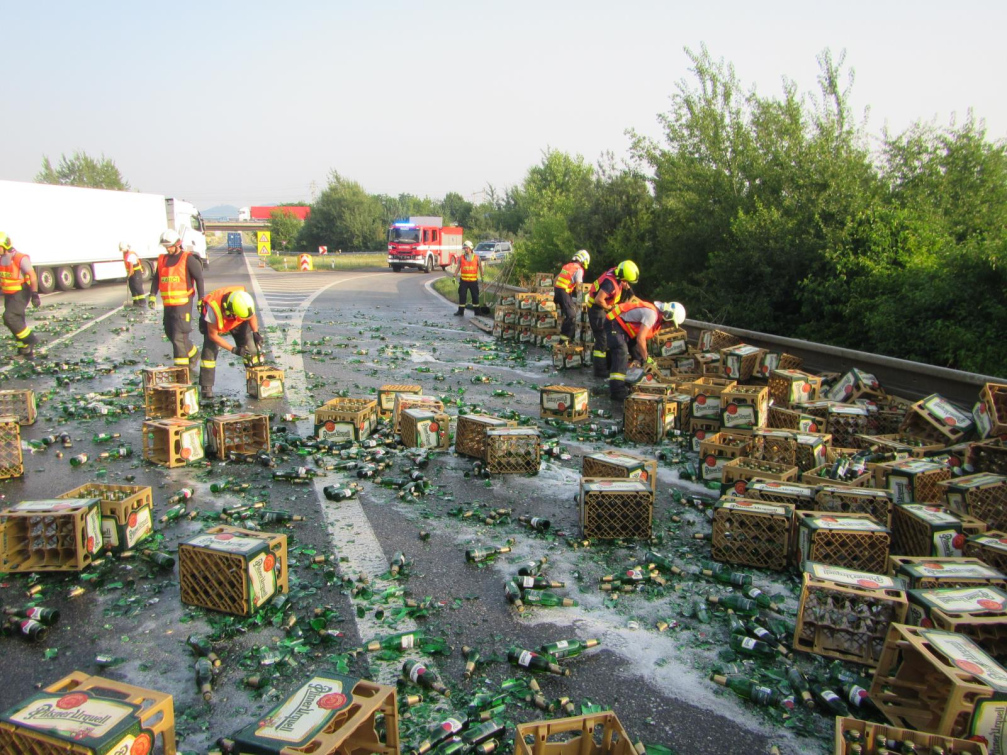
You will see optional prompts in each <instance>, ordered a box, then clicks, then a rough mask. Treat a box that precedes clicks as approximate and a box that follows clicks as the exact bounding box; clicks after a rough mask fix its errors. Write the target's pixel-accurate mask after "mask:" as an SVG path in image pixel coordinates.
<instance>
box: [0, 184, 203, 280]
mask: <svg viewBox="0 0 1007 755" xmlns="http://www.w3.org/2000/svg"><path fill="white" fill-rule="evenodd" d="M166 228H174V229H175V230H176V231H178V234H179V236H181V238H182V245H183V247H184V248H185V249H187V250H188V251H191V252H192V253H194V254H196V255H197V256H198V257H199V258H200V259H201V260H202V261H203V263H204V265H205V264H206V236H205V235H204V233H203V219H202V217H200V215H199V211H198V210H197V209H196V208H195V206H194V205H192V204H191V203H189V202H185V201H182V200H179V199H173V198H165V197H164V196H162V195H160V194H141V193H139V192H134V191H109V190H106V189H82V188H79V187H76V186H54V185H51V184H36V183H21V182H18V181H0V231H3V232H4V233H6V234H7V235H8V236H10V239H11V241H12V242H14V247H15V248H16V249H18V250H19V251H22V252H24V253H25V254H27V255H28V256H29V257H30V258H31V261H32V264H33V265H34V266H35V272H36V273H37V274H38V287H39V290H40V291H42V292H43V293H49V292H50V291H52V290H53V289H59V290H61V291H67V290H69V289H71V288H73V287H74V286H76V287H77V288H89V287H90V286H91V284H92V283H93V282H94V281H102V280H114V279H117V278H118V279H122V278H125V277H126V267H125V265H124V264H123V261H122V253H121V252H120V251H119V242H121V241H127V242H129V243H130V244H132V246H133V249H134V250H135V251H136V253H137V255H138V256H139V257H140V259H141V260H142V261H143V268H144V278H149V276H150V274H151V273H152V272H153V270H154V267H155V265H156V263H157V255H158V254H160V253H161V252H162V251H163V250H162V248H161V246H160V244H159V240H160V238H161V233H162V232H163V231H164V230H165V229H166Z"/></svg>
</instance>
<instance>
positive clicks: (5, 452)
mask: <svg viewBox="0 0 1007 755" xmlns="http://www.w3.org/2000/svg"><path fill="white" fill-rule="evenodd" d="M23 474H24V460H23V458H22V456H21V426H20V425H19V424H18V421H17V417H9V416H4V417H0V480H6V479H9V478H11V477H20V476H21V475H23Z"/></svg>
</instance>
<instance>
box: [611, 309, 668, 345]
mask: <svg viewBox="0 0 1007 755" xmlns="http://www.w3.org/2000/svg"><path fill="white" fill-rule="evenodd" d="M635 309H649V310H652V311H653V312H654V313H655V314H657V320H655V321H654V324H653V325H652V326H650V329H649V330H648V331H647V336H646V337H647V338H648V339H650V338H653V337H654V336H655V335H657V331H659V330H660V329H661V324H662V323H663V322H664V318H663V317H662V316H661V313H660V311H658V309H657V307H655V306H654V305H653V304H651V303H650V302H649V301H633V302H626V303H625V304H617V305H615V306H614V307H612V309H610V310H609V311H608V312H607V313H606V314H605V317H607V318H608V319H609V320H613V321H614V322H617V323H619V325H620V326H622V329H623V330H624V331H626V335H628V336H629V337H630V338H633V339H635V338H636V336H637V334H638V333H639V332H640V323H639V322H630V321H627V320H626V319H625V315H626V314H628V313H629V312H632V311H633V310H635Z"/></svg>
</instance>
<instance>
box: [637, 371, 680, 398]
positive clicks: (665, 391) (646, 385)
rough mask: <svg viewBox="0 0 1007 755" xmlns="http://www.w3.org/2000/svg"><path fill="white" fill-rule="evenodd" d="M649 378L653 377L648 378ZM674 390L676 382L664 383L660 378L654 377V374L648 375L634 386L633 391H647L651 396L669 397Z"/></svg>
mask: <svg viewBox="0 0 1007 755" xmlns="http://www.w3.org/2000/svg"><path fill="white" fill-rule="evenodd" d="M647 378H651V379H650V380H648V379H647ZM674 392H675V386H674V384H672V383H664V382H661V381H660V380H657V379H653V375H647V376H646V377H645V378H644V379H643V380H641V381H640V382H639V383H637V384H636V385H634V386H633V393H646V394H648V395H650V396H660V397H661V398H664V399H667V398H668V397H669V396H671V395H672V394H673V393H674Z"/></svg>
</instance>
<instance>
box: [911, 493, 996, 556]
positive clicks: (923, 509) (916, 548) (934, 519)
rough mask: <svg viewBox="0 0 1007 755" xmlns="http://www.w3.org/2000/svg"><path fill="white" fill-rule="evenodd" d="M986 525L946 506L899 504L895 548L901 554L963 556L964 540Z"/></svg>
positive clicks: (981, 531)
mask: <svg viewBox="0 0 1007 755" xmlns="http://www.w3.org/2000/svg"><path fill="white" fill-rule="evenodd" d="M985 531H986V525H985V524H983V523H982V522H980V521H978V520H977V519H973V518H972V517H970V516H968V515H965V514H955V513H954V512H952V511H949V510H948V509H946V508H944V507H943V506H934V505H928V504H925V503H896V504H895V508H894V509H893V512H892V550H893V551H894V552H896V553H898V554H899V555H902V556H944V557H954V556H961V555H962V549H963V548H964V547H965V541H966V539H967V538H969V537H970V536H972V535H978V534H981V533H983V532H985Z"/></svg>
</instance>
